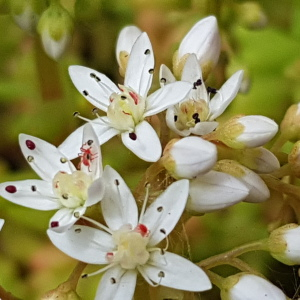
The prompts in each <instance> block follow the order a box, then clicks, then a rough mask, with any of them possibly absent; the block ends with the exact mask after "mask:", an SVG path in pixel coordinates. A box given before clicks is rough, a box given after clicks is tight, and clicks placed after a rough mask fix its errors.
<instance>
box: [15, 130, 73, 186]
mask: <svg viewBox="0 0 300 300" xmlns="http://www.w3.org/2000/svg"><path fill="white" fill-rule="evenodd" d="M19 143H20V147H21V150H22V153H23V155H24V156H25V158H26V159H27V161H28V162H29V164H30V166H31V167H32V169H33V170H34V171H35V172H36V173H37V174H38V175H39V176H40V177H41V178H42V179H44V180H46V181H50V182H52V179H53V177H54V176H55V174H56V173H57V172H59V171H63V172H66V173H71V172H72V171H74V170H75V167H74V166H73V164H72V163H71V162H69V161H68V160H67V158H66V157H65V156H64V155H63V154H62V153H61V152H60V151H59V150H58V149H57V148H56V147H55V146H53V145H52V144H50V143H48V142H46V141H43V140H41V139H39V138H36V137H34V136H30V135H27V134H23V133H21V134H20V135H19Z"/></svg>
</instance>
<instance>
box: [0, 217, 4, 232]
mask: <svg viewBox="0 0 300 300" xmlns="http://www.w3.org/2000/svg"><path fill="white" fill-rule="evenodd" d="M4 222H5V221H4V220H3V219H0V230H1V229H2V227H3V225H4Z"/></svg>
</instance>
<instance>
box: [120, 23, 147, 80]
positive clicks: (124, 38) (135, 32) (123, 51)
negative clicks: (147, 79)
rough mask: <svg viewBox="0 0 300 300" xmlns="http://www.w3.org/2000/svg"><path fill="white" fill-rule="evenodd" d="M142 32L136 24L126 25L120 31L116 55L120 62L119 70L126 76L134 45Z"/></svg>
mask: <svg viewBox="0 0 300 300" xmlns="http://www.w3.org/2000/svg"><path fill="white" fill-rule="evenodd" d="M141 33H142V31H141V30H140V29H139V28H138V27H136V26H126V27H124V28H123V29H122V30H121V31H120V33H119V37H118V41H117V46H116V57H117V61H118V64H119V72H120V75H121V76H122V77H124V75H125V72H126V67H127V62H128V59H129V56H130V52H131V49H132V46H133V44H134V43H135V41H136V39H137V38H138V37H139V36H140V34H141Z"/></svg>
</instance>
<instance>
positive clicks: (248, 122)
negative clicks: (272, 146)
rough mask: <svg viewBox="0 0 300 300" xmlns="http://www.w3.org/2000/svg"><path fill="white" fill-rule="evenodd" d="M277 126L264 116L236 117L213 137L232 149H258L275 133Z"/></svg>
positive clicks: (221, 127)
mask: <svg viewBox="0 0 300 300" xmlns="http://www.w3.org/2000/svg"><path fill="white" fill-rule="evenodd" d="M277 130H278V125H277V124H276V123H275V122H274V121H273V120H271V119H269V118H267V117H264V116H255V115H252V116H236V117H233V118H231V119H230V120H228V121H227V122H226V123H224V124H222V125H221V126H219V127H218V128H217V130H216V132H215V133H214V135H215V137H216V138H217V139H218V140H219V141H221V142H223V143H224V144H225V145H227V146H229V147H231V148H234V149H244V148H254V147H259V146H262V145H264V144H266V143H267V142H269V141H270V140H271V139H272V138H273V137H274V136H275V134H276V133H277Z"/></svg>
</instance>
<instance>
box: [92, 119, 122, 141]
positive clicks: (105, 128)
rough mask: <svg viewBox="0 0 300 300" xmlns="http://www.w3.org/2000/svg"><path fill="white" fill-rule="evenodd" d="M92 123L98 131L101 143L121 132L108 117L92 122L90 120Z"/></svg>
mask: <svg viewBox="0 0 300 300" xmlns="http://www.w3.org/2000/svg"><path fill="white" fill-rule="evenodd" d="M90 124H91V125H92V126H93V128H94V130H95V132H96V135H97V137H98V140H99V143H100V145H102V144H104V143H106V142H107V141H108V140H110V139H111V138H112V137H114V136H115V135H117V134H119V133H120V131H119V130H117V129H115V128H113V127H112V126H111V125H110V122H109V120H108V118H107V117H101V118H98V119H95V120H93V121H92V122H90Z"/></svg>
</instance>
